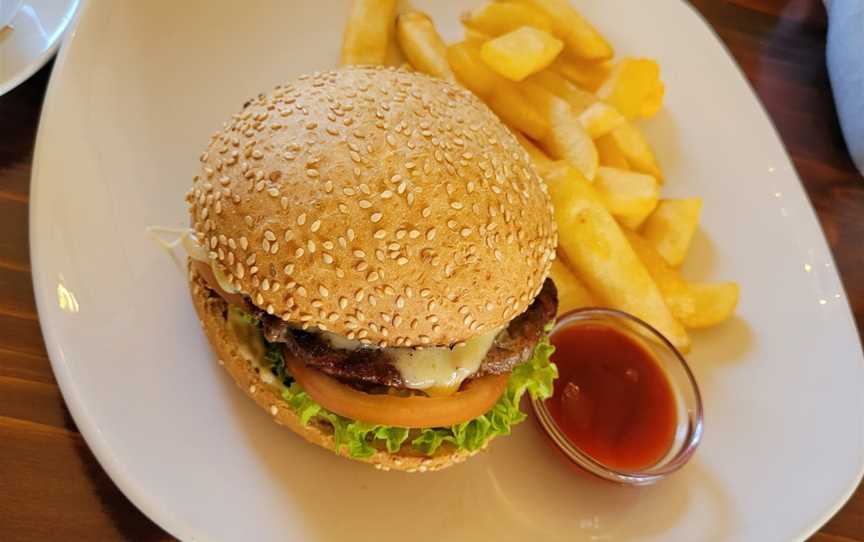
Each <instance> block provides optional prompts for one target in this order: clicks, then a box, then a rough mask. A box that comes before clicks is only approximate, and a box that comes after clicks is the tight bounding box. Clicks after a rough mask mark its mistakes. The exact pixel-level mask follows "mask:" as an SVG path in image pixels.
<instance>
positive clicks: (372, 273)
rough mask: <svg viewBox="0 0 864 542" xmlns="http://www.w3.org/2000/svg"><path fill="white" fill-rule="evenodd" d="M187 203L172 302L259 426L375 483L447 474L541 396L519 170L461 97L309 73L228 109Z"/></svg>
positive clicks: (548, 368)
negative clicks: (319, 450) (192, 311)
mask: <svg viewBox="0 0 864 542" xmlns="http://www.w3.org/2000/svg"><path fill="white" fill-rule="evenodd" d="M200 162H201V163H200V174H199V175H197V176H196V177H194V179H193V184H192V187H191V189H190V190H189V192H188V194H187V198H186V200H187V203H188V205H189V212H190V215H191V235H190V238H191V239H193V241H194V242H193V243H192V245H191V249H190V251H189V252H190V259H189V274H188V277H189V285H190V290H191V294H192V299H193V301H194V305H195V308H196V311H197V314H198V316H199V319H200V321H201V324H202V327H203V329H204V332H205V334H206V335H207V338H208V339H209V342H210V344H211V345H212V348H213V350H214V351H215V352H216V354H217V356H218V359H219V362H220V363H221V364H222V365H224V367H225V369H227V371H228V373H229V374H230V375H231V377H232V378H233V379H234V380H235V381H236V382H237V384H238V385H239V386H240V388H241V389H242V390H243V391H245V393H246V394H247V395H248V396H249V397H250V398H252V400H254V401H255V402H256V403H257V404H258V405H259V406H261V407H262V408H263V409H264V410H265V411H267V413H268V414H269V415H270V416H271V417H272V419H273V420H274V421H275V422H277V423H278V424H281V425H283V426H286V427H288V428H289V429H291V430H292V431H294V432H296V433H297V434H299V435H300V436H302V437H303V438H305V439H306V440H308V441H309V442H312V443H315V444H318V445H320V446H322V447H324V448H328V449H330V450H332V451H333V452H335V453H337V454H339V455H342V456H345V457H348V458H351V459H355V460H360V461H365V462H368V463H372V464H374V465H375V466H376V467H377V468H380V469H385V470H389V469H398V470H406V471H410V472H425V471H432V470H437V469H441V468H444V467H447V466H449V465H452V464H455V463H458V462H461V461H464V460H465V459H466V458H468V457H470V456H471V455H473V454H475V453H476V452H477V451H479V450H481V449H483V448H484V447H486V446H487V445H488V443H489V442H490V440H492V439H493V438H494V437H496V436H498V435H506V434H509V432H510V429H511V427H512V426H513V425H514V424H516V423H518V422H520V421H521V420H523V419H524V418H525V414H524V413H523V412H521V411H520V407H519V404H520V399H521V398H522V396H523V395H524V394H525V393H526V392H527V393H530V394H532V395H533V396H534V397H539V398H545V397H548V396H549V395H550V394H551V391H552V381H553V379H554V378H555V377H556V374H557V373H556V369H555V367H554V365H552V364H551V363H550V361H549V355H550V353H551V351H552V347H551V346H550V345H549V342H548V339H547V331H548V326H549V324H550V322H551V321H552V320H553V319H554V316H555V312H556V309H557V296H556V291H555V286H554V285H553V283H552V282H551V280H549V279H548V278H547V276H548V273H549V268H550V266H551V263H552V260H553V259H554V255H555V246H556V241H557V233H556V228H555V222H554V219H553V209H552V205H551V202H550V199H549V197H548V195H547V193H546V188H545V186H544V184H543V182H542V181H541V179H540V178H539V177H538V176H537V173H536V172H535V170H534V168H533V166H532V165H531V162H530V160H529V158H528V156H527V154H526V152H525V151H524V150H523V149H522V148H521V147H520V146H519V144H518V143H517V141H516V140H515V139H514V137H513V135H512V134H511V133H510V132H509V131H508V129H507V128H506V127H505V126H504V125H502V124H501V122H500V121H499V120H498V119H497V118H496V117H495V116H494V114H493V113H492V112H490V110H489V109H488V108H487V107H486V106H485V105H484V104H483V103H482V102H481V101H480V100H478V99H477V98H476V97H474V96H473V95H472V94H471V93H470V92H469V91H467V90H465V89H464V88H461V87H460V86H458V85H456V84H454V83H450V82H447V81H443V80H439V79H434V78H431V77H428V76H425V75H421V74H416V73H411V72H408V71H403V70H396V69H388V68H373V67H350V68H343V69H338V70H334V71H326V72H316V73H314V74H311V75H308V76H302V77H299V78H298V79H297V80H296V81H294V82H293V83H291V84H287V85H284V86H278V87H276V88H275V89H274V90H273V91H272V92H270V93H269V94H261V95H259V96H258V97H257V98H255V99H253V100H250V101H249V102H247V103H246V104H244V106H243V108H242V110H241V111H240V112H239V113H237V114H235V115H233V116H232V117H231V118H230V120H228V121H227V122H226V123H225V124H224V125H223V128H222V129H221V130H220V131H218V132H217V133H215V134H214V135H213V136H212V138H211V140H210V143H209V145H208V146H207V148H206V150H205V151H204V152H203V153H202V154H201V156H200Z"/></svg>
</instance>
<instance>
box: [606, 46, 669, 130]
mask: <svg viewBox="0 0 864 542" xmlns="http://www.w3.org/2000/svg"><path fill="white" fill-rule="evenodd" d="M664 90H665V87H664V85H663V81H661V80H660V66H659V65H658V64H657V62H656V61H655V60H652V59H649V58H625V59H624V60H621V61H620V62H618V64H617V65H616V66H615V69H614V70H613V71H612V73H611V74H610V75H609V77H608V78H607V79H606V81H604V82H603V84H602V85H601V86H600V88H598V89H597V96H598V97H599V98H600V99H601V100H603V101H605V102H606V103H608V104H610V105H612V106H614V107H615V108H616V109H618V111H620V112H621V113H622V114H623V115H624V116H625V117H627V118H628V119H632V118H634V117H652V116H654V115H655V114H656V113H657V111H659V110H660V107H661V106H662V105H663V94H664Z"/></svg>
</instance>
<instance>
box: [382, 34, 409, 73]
mask: <svg viewBox="0 0 864 542" xmlns="http://www.w3.org/2000/svg"><path fill="white" fill-rule="evenodd" d="M393 34H394V36H393V38H392V39H388V40H387V52H386V53H384V65H385V66H393V67H394V68H403V69H410V70H412V71H413V70H414V66H411V64H409V63H408V61H407V60H406V59H405V55H403V54H402V49H401V48H400V47H399V44H398V43H396V37H395V34H396V33H395V32H394V33H393Z"/></svg>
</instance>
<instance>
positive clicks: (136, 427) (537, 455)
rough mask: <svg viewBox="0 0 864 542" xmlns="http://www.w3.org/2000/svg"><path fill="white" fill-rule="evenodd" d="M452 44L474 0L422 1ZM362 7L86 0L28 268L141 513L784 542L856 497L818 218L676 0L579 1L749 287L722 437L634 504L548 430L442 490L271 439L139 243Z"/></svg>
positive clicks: (723, 352)
mask: <svg viewBox="0 0 864 542" xmlns="http://www.w3.org/2000/svg"><path fill="white" fill-rule="evenodd" d="M414 3H415V4H417V5H418V6H419V7H421V8H423V9H427V10H428V11H429V12H430V13H431V14H432V15H433V16H434V18H435V20H436V21H437V23H438V24H439V25H440V28H441V30H442V33H443V34H444V35H445V38H447V39H448V40H455V39H457V38H458V37H459V35H460V30H459V27H458V24H457V16H458V15H459V13H460V12H461V11H462V10H463V9H465V8H466V7H467V6H466V3H465V2H462V1H458V0H448V1H437V2H432V1H423V2H420V1H417V2H414ZM346 7H347V2H345V1H338V2H335V1H332V2H331V1H325V0H319V1H316V2H266V1H254V2H242V3H241V2H221V3H219V6H218V8H216V7H215V6H214V4H212V3H211V2H206V1H204V0H199V1H194V2H193V1H188V2H173V1H169V0H160V1H149V2H139V1H134V0H124V1H120V0H112V1H102V2H93V3H91V4H89V5H87V6H86V7H85V8H84V12H83V13H82V16H81V20H80V25H79V26H78V27H77V31H76V32H75V35H74V36H73V37H72V38H71V40H70V41H69V42H68V43H67V44H66V45H65V47H64V50H63V52H62V54H61V56H60V60H59V61H58V63H57V66H56V68H55V71H54V76H53V78H52V80H51V86H50V90H49V94H48V98H47V101H46V104H45V110H44V117H43V119H42V125H41V127H40V131H39V140H38V145H37V150H36V160H35V167H34V173H33V185H32V187H33V188H32V197H33V199H32V202H33V207H32V214H31V239H32V245H33V246H32V250H33V274H34V282H35V287H36V293H37V300H38V305H39V313H40V316H41V321H42V327H43V330H44V334H45V340H46V342H47V344H48V349H49V351H50V354H51V359H52V362H53V366H54V371H55V373H56V375H57V379H58V381H59V382H60V385H61V386H62V389H63V394H64V397H65V398H66V401H67V402H68V404H69V408H70V409H71V411H72V414H73V416H74V418H75V421H76V423H77V424H78V427H79V428H80V429H81V431H82V432H83V434H84V436H85V437H86V439H87V442H88V443H89V445H90V447H91V448H92V450H93V452H94V453H95V454H96V456H97V457H98V459H99V461H100V462H101V463H102V465H103V466H104V467H105V469H106V470H107V471H108V473H109V474H110V475H111V477H112V478H113V480H114V481H115V482H116V483H117V485H118V486H120V488H121V489H122V490H123V491H124V492H125V493H126V494H127V495H128V496H129V497H130V498H131V499H132V501H133V502H134V503H135V504H136V505H137V506H139V507H140V508H141V509H142V510H143V511H144V512H145V513H146V514H148V515H149V516H150V517H151V518H153V519H154V520H155V521H156V522H158V523H159V524H160V525H161V526H163V527H164V528H165V529H167V530H168V531H170V532H171V533H173V534H175V535H177V536H179V537H181V538H184V539H205V540H242V539H251V538H254V539H256V540H285V539H295V540H332V539H358V540H359V539H369V540H372V539H374V540H377V541H381V542H384V541H388V540H405V539H406V538H410V539H411V540H414V541H422V540H436V541H437V540H480V539H493V538H494V539H499V540H519V541H525V540H541V539H542V540H588V539H592V540H596V539H603V540H626V539H633V538H639V539H640V540H643V539H644V540H681V541H692V540H758V541H763V540H787V539H795V538H798V539H800V538H803V537H805V536H806V535H807V534H808V533H810V532H812V531H813V530H815V529H816V528H817V527H818V526H819V525H820V524H821V523H822V522H824V521H825V520H827V519H828V517H829V516H830V515H831V514H833V513H834V512H835V511H836V510H837V509H838V508H839V506H840V505H841V504H842V502H843V501H844V500H845V499H846V498H847V497H848V496H849V495H850V493H851V491H852V490H853V488H854V487H855V486H856V485H857V482H858V480H859V479H860V477H861V473H862V464H864V442H862V433H864V403H862V401H864V394H862V393H861V390H862V389H864V363H862V355H861V349H860V346H859V342H858V338H857V334H856V331H855V326H854V324H853V321H852V317H851V314H850V310H849V307H848V304H847V301H846V298H845V296H844V294H843V290H842V287H841V284H840V281H839V280H838V277H837V273H836V271H835V270H834V266H833V263H832V260H831V255H830V253H829V251H828V248H827V246H826V243H825V240H824V238H823V236H822V233H821V231H820V229H819V226H818V224H817V221H816V218H815V216H814V214H813V211H812V209H811V207H810V205H809V204H808V201H807V199H806V197H805V195H804V192H803V191H802V188H801V185H800V183H799V181H798V179H797V177H796V175H795V172H794V170H793V168H792V166H791V164H790V162H789V159H788V158H787V156H786V154H785V153H784V151H783V148H782V146H781V144H780V141H779V140H778V138H777V136H776V134H775V132H774V130H773V128H772V126H771V124H770V122H769V121H768V119H767V118H766V116H765V113H764V112H763V110H762V108H761V107H760V106H759V103H758V102H757V101H756V99H755V98H754V95H753V93H752V92H751V90H750V89H749V88H748V86H747V84H746V83H745V81H744V79H743V78H742V76H741V74H740V73H739V71H738V69H737V68H736V67H735V65H734V63H733V61H732V60H731V59H730V57H729V55H728V54H727V52H726V51H725V50H724V48H723V47H722V46H721V44H720V43H719V42H718V40H717V38H716V37H715V36H714V35H713V34H712V33H711V31H710V30H709V28H708V27H707V26H706V24H705V23H704V22H703V21H702V20H701V19H700V18H699V17H698V16H697V15H696V14H695V12H694V11H693V10H691V9H690V8H689V7H687V6H686V5H685V4H684V3H682V2H680V1H679V0H653V1H651V2H641V1H636V0H606V1H604V2H580V7H581V8H582V9H584V12H585V14H586V15H587V16H588V17H590V18H591V20H593V21H596V23H597V25H598V26H599V28H601V29H602V30H603V31H604V32H605V33H606V35H607V36H608V37H609V38H610V39H611V41H612V43H614V44H616V46H617V48H618V51H619V53H621V54H631V55H632V54H638V55H643V56H651V57H656V58H658V59H659V60H660V62H661V64H662V66H663V76H664V79H665V80H666V83H667V88H668V95H667V102H666V103H667V106H666V108H665V109H664V111H663V112H662V113H660V115H658V116H657V117H656V118H655V119H653V120H651V121H650V122H648V123H647V124H646V125H645V129H646V130H647V132H648V135H649V137H650V140H651V141H652V142H654V144H655V146H656V148H657V151H658V153H659V157H660V160H661V161H662V163H663V165H664V167H665V169H666V172H667V173H668V181H667V187H665V188H664V190H665V191H666V193H667V194H673V195H685V194H688V195H689V194H694V195H701V196H702V197H704V199H705V213H704V227H703V228H702V232H701V233H700V235H699V236H698V239H697V240H696V243H695V246H694V247H693V252H692V255H691V257H690V258H689V262H690V264H689V267H688V269H686V270H685V271H686V272H687V274H688V275H689V276H691V277H693V278H702V279H708V280H710V279H718V278H734V279H737V280H739V281H740V282H741V286H742V302H741V306H740V308H739V311H738V317H737V318H735V319H734V320H732V321H731V322H729V323H727V324H725V325H723V326H721V327H718V328H716V329H712V330H709V331H705V332H701V333H696V334H694V335H695V337H694V343H695V347H694V351H693V354H692V355H691V356H690V361H691V363H692V366H693V369H694V371H695V374H696V377H697V378H698V380H699V382H700V383H701V385H702V389H703V392H704V398H705V408H706V413H707V414H706V433H705V440H704V442H703V445H702V447H701V449H700V450H699V452H698V453H697V454H696V457H695V459H694V460H693V461H692V462H691V463H690V464H689V465H688V466H687V467H685V468H684V470H683V471H681V472H680V473H678V474H677V475H675V476H673V477H671V478H670V479H668V480H666V481H664V482H662V483H660V484H658V485H656V486H654V487H648V488H641V489H624V488H620V487H614V486H611V485H606V484H604V483H601V482H596V481H592V480H587V479H585V478H582V477H579V476H576V475H574V474H573V473H572V472H571V471H570V470H569V468H568V467H567V466H565V465H564V464H563V463H562V462H561V461H560V460H559V459H558V458H557V457H556V455H555V454H554V453H553V452H552V451H551V450H550V448H549V447H548V446H547V444H546V443H545V442H544V439H543V437H542V435H541V434H540V432H539V430H538V429H537V427H536V425H535V424H534V423H533V422H532V421H528V422H526V423H524V424H523V425H521V426H519V427H518V428H517V430H516V431H515V434H514V435H512V436H511V437H508V438H504V439H501V440H498V441H496V442H494V443H493V445H492V446H491V450H489V452H488V453H484V454H481V455H480V456H479V457H477V458H476V459H474V460H472V461H470V462H468V463H467V464H465V465H462V466H459V467H456V468H453V469H450V470H448V471H445V472H442V473H440V474H434V475H409V474H403V473H392V472H391V473H382V472H379V471H376V470H374V469H371V468H369V467H368V466H366V465H362V464H357V463H353V462H349V461H345V460H342V459H338V458H337V457H335V456H333V455H331V454H330V453H328V452H325V451H323V450H321V449H318V448H316V447H313V446H310V445H308V444H306V443H305V442H302V441H301V440H300V439H299V438H297V437H296V436H294V435H293V434H291V433H289V432H286V431H284V430H282V429H281V428H279V427H277V426H275V425H274V424H272V422H271V421H270V420H269V419H268V415H267V414H266V413H264V412H262V411H260V410H259V409H258V408H257V407H256V406H254V405H253V404H252V402H251V401H249V400H248V399H246V398H245V397H244V396H243V395H242V394H241V393H240V392H239V391H238V390H237V389H236V388H235V386H234V384H233V382H232V381H231V380H230V379H229V378H228V377H227V375H226V374H224V373H223V371H222V369H221V368H220V367H219V366H218V365H217V364H216V363H215V361H214V359H213V356H212V354H211V353H210V351H209V349H208V347H207V344H206V342H205V339H204V337H203V336H202V334H201V332H200V330H199V328H198V325H197V322H196V318H195V315H194V313H193V310H192V306H191V304H190V301H189V296H188V293H187V290H186V285H185V281H184V279H183V275H182V273H181V272H180V271H179V270H178V268H177V267H175V265H174V264H173V263H172V262H171V261H170V259H169V258H167V257H166V256H165V254H164V253H163V252H162V251H161V250H160V249H159V248H157V247H156V246H155V245H154V244H153V243H152V242H151V241H150V240H149V239H148V237H147V236H146V235H145V233H144V228H145V227H146V226H147V225H152V224H159V225H178V226H179V225H183V224H185V223H186V220H187V219H186V210H185V206H184V203H183V194H184V192H185V190H186V189H187V187H188V186H189V183H190V179H191V177H192V175H193V173H194V172H195V171H196V167H197V157H198V153H199V152H200V151H201V150H202V149H203V147H204V145H205V144H206V142H207V141H208V137H209V135H210V133H211V132H213V131H214V130H215V129H217V128H218V127H219V125H220V123H221V121H222V120H223V119H224V118H227V116H228V115H229V114H231V113H233V112H235V111H237V110H238V108H239V107H240V106H241V104H242V103H243V102H244V101H245V100H246V99H247V98H248V97H250V96H253V95H255V94H257V93H258V92H260V91H264V90H267V89H270V88H272V87H273V86H274V85H276V84H277V83H282V82H285V81H288V80H290V79H292V78H293V77H294V76H296V75H298V74H300V73H302V72H306V71H312V70H315V69H318V68H323V67H331V66H334V65H335V63H336V59H337V57H338V50H339V43H340V35H341V31H342V26H343V23H344V18H345V13H346Z"/></svg>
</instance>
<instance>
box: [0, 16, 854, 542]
mask: <svg viewBox="0 0 864 542" xmlns="http://www.w3.org/2000/svg"><path fill="white" fill-rule="evenodd" d="M835 1H838V0H835ZM692 2H693V4H694V5H695V6H696V7H697V9H699V10H700V11H701V12H702V13H703V15H704V16H705V17H706V18H707V19H708V20H709V22H710V23H711V24H712V25H713V26H714V28H715V29H716V30H717V32H718V33H719V34H720V37H721V38H722V39H723V41H724V42H725V43H726V45H727V46H728V47H729V49H730V50H731V51H732V53H733V55H734V56H735V58H736V59H737V60H738V62H739V64H740V65H741V67H742V68H743V70H744V71H745V72H746V74H747V76H748V78H749V79H750V82H751V83H752V85H753V86H754V87H755V88H756V91H757V92H758V94H759V96H760V98H761V99H762V101H763V103H764V104H765V106H766V108H767V109H768V112H769V113H770V115H771V118H772V119H773V120H774V123H775V125H776V126H777V128H778V130H779V131H780V134H781V136H782V138H783V141H784V143H785V144H786V148H787V149H788V151H789V153H790V154H791V155H792V159H793V161H794V162H795V166H796V168H797V169H798V173H799V175H800V176H801V179H802V180H803V182H804V184H805V186H806V188H807V192H808V194H809V195H810V199H811V201H812V202H813V205H814V207H815V208H816V211H817V212H818V214H819V218H820V220H821V222H822V227H823V228H824V230H825V234H826V235H827V237H828V241H829V243H830V244H831V248H832V250H833V251H834V258H835V259H836V261H837V266H838V267H839V269H840V273H841V275H842V277H843V281H844V284H845V287H846V292H847V294H848V295H849V299H850V301H851V303H852V309H853V310H854V312H855V317H856V320H857V321H858V324H859V328H864V249H862V246H864V179H862V178H861V176H860V175H859V174H858V173H857V172H856V170H855V168H854V166H853V164H852V162H851V160H850V158H849V156H848V154H847V151H846V148H845V145H844V142H843V139H842V137H841V134H840V131H839V127H838V124H837V120H836V116H835V111H834V105H833V102H832V99H831V93H830V88H829V84H828V78H827V73H826V69H825V31H826V16H825V12H824V9H823V8H822V3H821V2H819V1H818V0H730V1H720V0H692ZM50 69H51V67H50V65H49V66H47V67H46V68H44V69H42V70H41V71H40V72H39V73H38V74H36V76H34V77H33V78H32V79H31V80H29V81H28V82H26V83H25V84H23V85H22V86H20V87H19V88H17V89H16V90H14V91H12V92H10V93H9V94H7V95H5V96H3V97H0V540H5V541H11V540H55V539H58V538H59V539H64V540H116V539H124V540H163V539H170V538H171V537H170V536H168V535H167V534H165V533H164V532H163V531H162V530H161V529H159V527H157V526H156V525H154V524H153V523H152V522H151V521H150V520H148V519H147V518H146V517H144V515H143V514H141V513H140V512H139V511H138V510H137V509H136V508H135V507H134V506H132V504H131V503H130V502H129V501H128V500H127V499H126V497H124V496H123V494H122V493H120V491H119V490H118V489H117V488H116V487H115V486H114V484H113V483H112V482H111V480H110V479H109V478H108V476H106V474H105V473H104V472H103V470H102V468H101V467H100V466H99V464H98V463H97V462H96V460H95V459H94V458H93V455H92V454H91V453H90V451H89V450H88V448H87V445H86V444H85V443H84V441H83V439H82V438H81V435H80V434H79V433H78V431H77V429H76V427H75V424H74V423H73V421H72V419H71V417H70V416H69V413H68V411H67V410H66V407H65V405H64V404H63V399H62V397H61V395H60V391H59V389H58V387H57V384H56V382H55V380H54V376H53V374H52V372H51V367H50V365H49V363H48V357H47V355H46V352H45V346H44V344H43V341H42V335H41V333H40V331H39V322H38V320H37V315H36V307H35V303H34V300H33V290H32V286H31V281H30V257H29V251H28V245H27V201H28V183H29V179H30V165H31V159H32V151H33V143H34V138H35V136H36V127H37V122H38V119H39V109H40V105H41V103H42V98H43V95H44V93H45V86H46V83H47V81H48V75H49V72H50ZM802 490H806V489H805V488H802ZM813 540H814V541H817V542H850V541H864V487H861V488H859V489H858V491H857V492H856V494H855V495H854V496H853V497H852V499H851V500H850V501H849V503H848V504H847V505H846V506H845V507H844V508H843V510H841V511H840V512H839V513H838V514H837V515H836V516H835V517H834V518H833V519H832V520H831V521H830V522H828V524H827V525H825V526H824V527H823V528H822V529H821V530H820V531H819V534H817V535H815V536H814V537H813Z"/></svg>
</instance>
